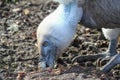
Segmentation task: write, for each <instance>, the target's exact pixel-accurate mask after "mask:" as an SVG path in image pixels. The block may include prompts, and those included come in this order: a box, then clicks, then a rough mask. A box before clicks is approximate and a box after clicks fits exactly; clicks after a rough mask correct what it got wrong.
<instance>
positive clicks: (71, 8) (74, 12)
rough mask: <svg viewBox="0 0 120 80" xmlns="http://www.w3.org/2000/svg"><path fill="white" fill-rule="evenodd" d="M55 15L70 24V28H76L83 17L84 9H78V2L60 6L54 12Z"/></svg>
mask: <svg viewBox="0 0 120 80" xmlns="http://www.w3.org/2000/svg"><path fill="white" fill-rule="evenodd" d="M55 15H56V16H58V17H59V18H61V20H62V21H63V22H66V23H68V24H69V26H74V27H75V26H76V25H77V23H78V21H80V19H81V17H82V9H80V8H79V7H78V5H77V3H76V2H71V3H69V4H60V5H59V6H58V8H57V9H56V10H55V12H54V16H55ZM63 24H64V23H63Z"/></svg>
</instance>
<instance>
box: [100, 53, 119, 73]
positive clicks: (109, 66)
mask: <svg viewBox="0 0 120 80" xmlns="http://www.w3.org/2000/svg"><path fill="white" fill-rule="evenodd" d="M117 64H120V54H116V55H115V56H113V57H112V59H111V60H110V61H109V62H108V63H107V64H106V65H104V66H103V67H102V68H101V69H100V70H102V71H103V72H109V71H110V70H111V69H112V68H113V67H114V66H115V65H117Z"/></svg>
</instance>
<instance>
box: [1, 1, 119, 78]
mask: <svg viewBox="0 0 120 80" xmlns="http://www.w3.org/2000/svg"><path fill="white" fill-rule="evenodd" d="M57 6H58V4H57V3H53V2H49V3H47V4H45V5H43V4H40V3H39V2H37V1H34V0H31V1H24V0H23V1H20V2H17V3H9V4H2V2H1V1H0V80H120V71H119V70H120V67H119V66H120V65H117V66H115V68H114V69H112V70H111V71H110V72H108V73H103V72H102V71H100V70H99V67H100V66H96V63H95V62H96V61H85V62H82V63H77V62H76V63H74V64H72V61H71V60H72V59H73V58H74V57H75V56H77V55H87V54H97V53H100V52H104V51H106V49H107V47H108V42H109V41H108V40H106V39H105V38H104V36H103V34H102V33H101V30H100V29H89V28H85V27H83V26H80V25H78V29H77V32H76V33H77V34H76V35H75V39H74V41H73V42H72V44H71V45H70V46H69V48H68V49H67V51H66V52H64V53H63V55H62V56H61V57H60V59H59V60H58V61H57V62H58V66H56V71H55V72H56V74H50V73H49V72H39V70H38V58H39V53H38V50H37V47H36V45H35V44H36V29H37V27H38V25H39V23H40V22H41V21H42V20H43V19H44V17H45V16H47V15H48V14H49V13H51V12H52V11H54V9H56V7H57ZM118 47H119V48H118ZM118 47H117V50H118V52H120V45H118ZM57 69H60V70H61V72H59V71H57Z"/></svg>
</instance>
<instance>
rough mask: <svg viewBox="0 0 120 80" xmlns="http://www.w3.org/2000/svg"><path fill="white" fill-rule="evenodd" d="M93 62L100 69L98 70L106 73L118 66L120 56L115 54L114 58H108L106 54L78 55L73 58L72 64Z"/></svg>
mask: <svg viewBox="0 0 120 80" xmlns="http://www.w3.org/2000/svg"><path fill="white" fill-rule="evenodd" d="M95 60H96V65H97V66H99V67H101V68H100V70H102V71H103V72H108V71H110V70H111V69H112V68H113V67H114V66H115V65H116V64H120V54H116V55H114V56H110V55H108V54H106V53H100V54H94V55H80V56H77V57H75V58H73V60H72V62H79V63H81V62H84V61H95ZM106 63H107V64H106ZM102 66H103V67H102Z"/></svg>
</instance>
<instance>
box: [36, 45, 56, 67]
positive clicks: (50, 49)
mask: <svg viewBox="0 0 120 80" xmlns="http://www.w3.org/2000/svg"><path fill="white" fill-rule="evenodd" d="M56 53H57V48H56V47H55V46H53V45H52V44H49V45H48V46H42V48H41V51H40V58H39V65H38V66H39V67H41V68H47V67H50V68H53V67H54V64H55V60H56V55H57V54H56Z"/></svg>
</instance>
